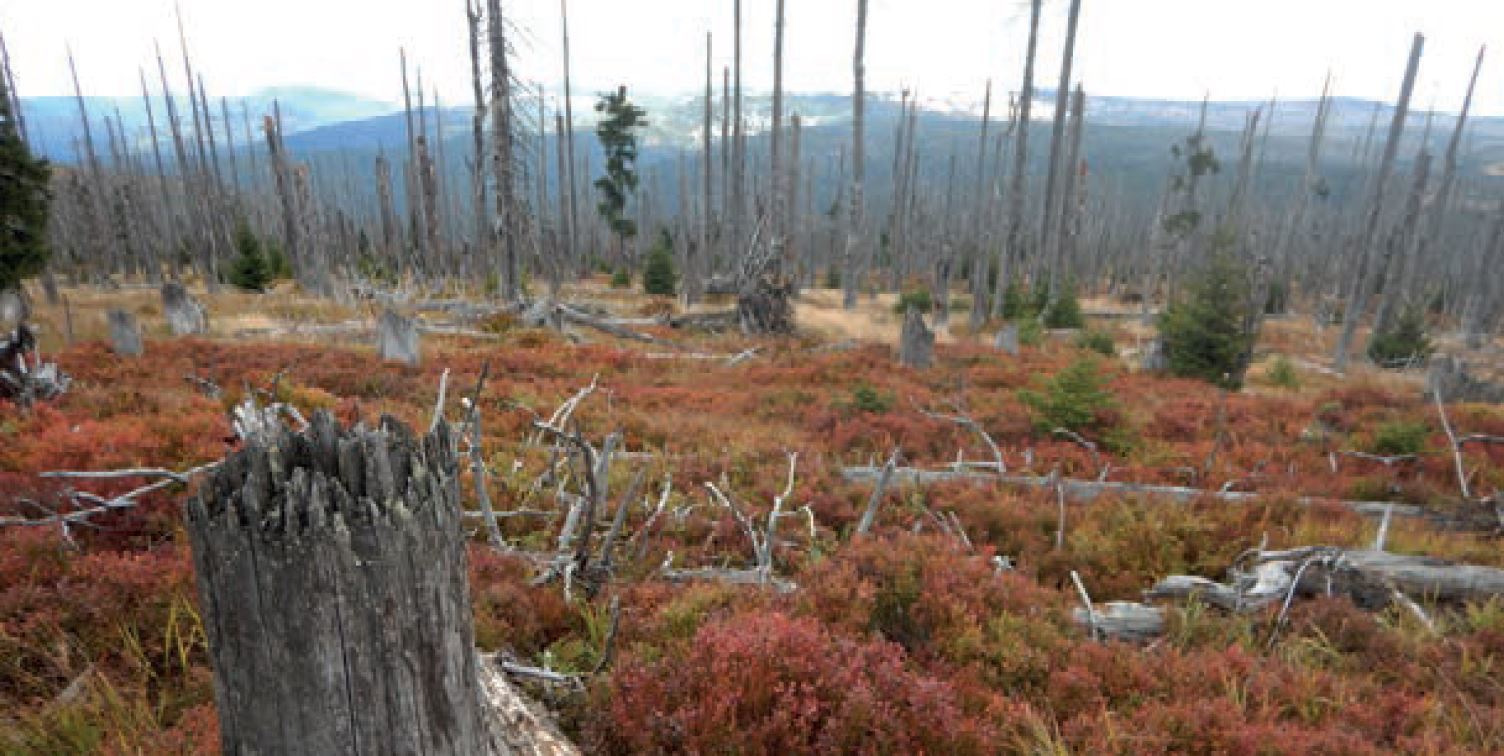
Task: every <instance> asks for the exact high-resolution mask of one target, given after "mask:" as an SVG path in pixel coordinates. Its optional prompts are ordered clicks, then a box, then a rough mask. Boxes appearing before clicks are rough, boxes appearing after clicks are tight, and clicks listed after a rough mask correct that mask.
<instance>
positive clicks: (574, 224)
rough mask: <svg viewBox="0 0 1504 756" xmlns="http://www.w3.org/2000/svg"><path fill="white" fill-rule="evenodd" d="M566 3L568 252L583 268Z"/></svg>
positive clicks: (562, 6) (562, 13) (562, 8)
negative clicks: (576, 183) (576, 185)
mask: <svg viewBox="0 0 1504 756" xmlns="http://www.w3.org/2000/svg"><path fill="white" fill-rule="evenodd" d="M567 3H568V0H559V17H560V22H561V23H562V24H563V28H564V133H565V145H564V146H565V150H566V153H567V154H566V158H567V160H568V162H569V171H568V173H569V176H568V180H569V245H570V246H569V254H570V255H571V256H575V257H579V258H581V259H580V267H581V269H582V270H583V269H584V267H585V265H586V264H587V261H585V260H584V259H583V255H582V254H581V253H580V250H579V249H578V248H577V246H578V245H579V236H580V232H579V229H580V211H579V209H578V208H579V199H578V197H579V193H578V191H577V190H576V187H575V172H576V170H577V166H578V165H579V163H576V162H575V158H574V103H573V94H572V91H571V89H570V87H571V82H570V80H569V8H568V7H567ZM587 175H588V174H587ZM559 180H560V181H563V180H564V177H563V176H562V175H561V176H560V178H559Z"/></svg>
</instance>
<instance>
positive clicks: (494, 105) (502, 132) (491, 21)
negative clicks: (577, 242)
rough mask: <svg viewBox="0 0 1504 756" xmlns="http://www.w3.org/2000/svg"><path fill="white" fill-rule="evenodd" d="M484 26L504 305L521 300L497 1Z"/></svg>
mask: <svg viewBox="0 0 1504 756" xmlns="http://www.w3.org/2000/svg"><path fill="white" fill-rule="evenodd" d="M486 22H487V28H488V29H489V39H490V47H491V136H492V150H491V166H492V171H493V172H494V173H495V178H496V233H497V234H498V236H499V238H500V240H501V254H502V276H501V278H502V286H503V294H504V296H505V297H506V300H507V301H508V302H516V301H518V300H519V299H521V297H522V277H521V260H520V259H519V254H518V246H519V245H518V238H517V237H518V233H517V231H518V223H519V222H520V220H521V219H520V218H519V217H517V216H518V211H519V208H520V203H518V201H517V188H516V185H515V183H514V181H513V170H512V169H513V154H512V152H513V150H512V126H513V123H512V89H511V87H512V72H511V67H510V65H509V62H508V60H507V56H508V55H509V54H510V52H509V51H508V50H507V41H506V34H505V31H504V30H505V27H506V23H505V21H504V19H502V16H501V0H486Z"/></svg>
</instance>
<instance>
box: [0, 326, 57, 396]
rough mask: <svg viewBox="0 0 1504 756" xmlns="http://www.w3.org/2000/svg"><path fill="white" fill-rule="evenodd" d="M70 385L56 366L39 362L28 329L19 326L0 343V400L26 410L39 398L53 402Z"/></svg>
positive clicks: (37, 350) (52, 363)
mask: <svg viewBox="0 0 1504 756" xmlns="http://www.w3.org/2000/svg"><path fill="white" fill-rule="evenodd" d="M72 382H73V379H72V378H70V377H69V376H68V374H67V373H64V372H63V371H62V369H61V368H59V367H58V366H57V363H55V362H45V361H43V360H42V354H41V351H40V350H39V349H38V347H37V337H36V332H35V331H33V330H32V329H31V326H29V325H27V324H25V323H20V324H18V325H17V326H16V327H15V329H14V330H12V331H11V332H10V333H9V334H7V335H6V336H5V338H4V340H0V399H10V400H12V401H15V402H16V403H17V404H19V405H21V406H22V407H26V406H27V405H29V404H31V402H33V401H36V400H39V399H40V400H42V401H51V400H53V399H56V398H57V397H59V396H61V395H62V394H63V393H64V392H66V391H67V390H68V386H69V385H71V384H72Z"/></svg>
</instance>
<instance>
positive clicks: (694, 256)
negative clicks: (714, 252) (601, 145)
mask: <svg viewBox="0 0 1504 756" xmlns="http://www.w3.org/2000/svg"><path fill="white" fill-rule="evenodd" d="M713 51H714V47H713V46H712V38H711V36H710V32H705V123H704V127H703V128H704V129H705V133H704V134H702V135H701V146H702V150H701V154H700V164H701V165H700V167H701V176H702V178H703V179H704V182H705V185H704V187H702V202H703V203H704V204H703V207H702V208H701V212H700V229H699V231H700V234H699V237H700V243H699V245H698V249H696V250H695V251H694V252H693V253H690V254H686V255H685V256H684V271H683V275H682V276H681V278H682V280H683V281H684V284H683V294H684V303H685V304H686V305H694V304H697V303H698V302H699V301H700V293H701V289H702V288H703V286H704V282H705V273H704V269H705V268H706V266H705V262H704V261H705V260H706V258H708V257H709V256H710V216H711V214H712V213H713V212H714V210H715V197H714V196H713V194H712V193H713V191H714V186H715V183H714V182H715V176H714V175H713V171H712V168H713V166H714V163H713V161H712V159H711V157H712V151H711V149H712V148H711V144H710V142H711V133H712V129H713V128H714V124H713V123H712V119H713V117H714V111H715V108H714V105H713V98H714V96H715V75H714V73H713V69H712V67H711V66H712V63H711V57H712V54H713Z"/></svg>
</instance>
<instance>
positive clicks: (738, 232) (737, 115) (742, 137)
mask: <svg viewBox="0 0 1504 756" xmlns="http://www.w3.org/2000/svg"><path fill="white" fill-rule="evenodd" d="M732 13H733V16H734V26H735V30H734V36H733V37H732V40H733V45H732V47H733V53H732V57H733V61H732V64H733V67H734V68H735V71H734V73H733V76H735V79H736V84H735V86H736V92H735V95H734V96H733V99H732V105H731V109H732V115H731V118H732V129H733V130H734V135H733V140H734V141H735V152H736V155H735V157H734V159H733V162H734V163H735V166H734V174H735V175H734V176H733V177H732V179H731V195H732V196H731V250H732V253H733V254H735V253H736V251H737V250H739V249H740V248H741V245H742V243H743V241H744V237H745V236H746V226H747V128H746V122H745V121H744V120H742V0H734V3H733V5H732ZM727 264H729V265H732V266H733V267H734V266H737V265H739V264H740V261H738V260H734V259H733V260H728V261H727Z"/></svg>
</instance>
